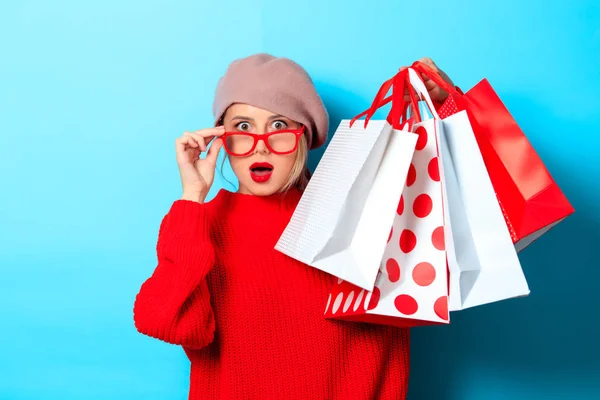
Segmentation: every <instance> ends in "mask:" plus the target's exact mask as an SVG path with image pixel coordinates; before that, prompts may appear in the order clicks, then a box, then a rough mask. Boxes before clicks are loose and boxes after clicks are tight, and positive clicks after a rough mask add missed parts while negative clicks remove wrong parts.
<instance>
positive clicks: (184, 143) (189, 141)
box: [175, 133, 198, 152]
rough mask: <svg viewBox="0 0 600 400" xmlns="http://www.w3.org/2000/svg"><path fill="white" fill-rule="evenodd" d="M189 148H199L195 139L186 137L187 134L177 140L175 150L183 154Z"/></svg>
mask: <svg viewBox="0 0 600 400" xmlns="http://www.w3.org/2000/svg"><path fill="white" fill-rule="evenodd" d="M188 147H198V143H196V141H195V140H194V139H193V138H190V136H188V135H186V134H185V133H184V134H183V136H181V137H178V138H177V139H175V148H176V149H177V151H180V152H183V151H185V150H186V149H187V148H188Z"/></svg>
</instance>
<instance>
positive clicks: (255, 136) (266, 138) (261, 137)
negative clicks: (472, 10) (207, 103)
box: [221, 125, 306, 157]
mask: <svg viewBox="0 0 600 400" xmlns="http://www.w3.org/2000/svg"><path fill="white" fill-rule="evenodd" d="M305 131H306V126H304V125H302V127H300V128H298V129H281V130H278V131H273V132H268V133H263V134H259V133H252V132H244V131H230V132H225V133H223V135H221V139H223V147H224V148H225V151H226V152H227V153H228V154H229V155H231V156H234V157H245V156H248V155H250V154H252V152H253V151H254V149H256V145H258V142H259V141H260V140H262V141H263V142H265V146H267V149H269V151H270V152H271V153H273V154H278V155H285V154H291V153H293V152H294V151H296V150H297V149H298V141H299V140H300V136H302V135H303V134H304V132H305ZM281 133H293V134H294V135H296V143H295V144H294V148H293V149H291V150H290V151H275V150H273V148H272V147H271V145H270V144H269V137H271V136H274V135H277V134H281ZM236 135H242V136H250V137H252V138H253V139H254V143H253V144H252V147H251V148H250V150H248V151H247V152H246V153H243V154H233V153H232V152H231V151H230V150H229V148H228V146H227V138H228V137H230V136H236Z"/></svg>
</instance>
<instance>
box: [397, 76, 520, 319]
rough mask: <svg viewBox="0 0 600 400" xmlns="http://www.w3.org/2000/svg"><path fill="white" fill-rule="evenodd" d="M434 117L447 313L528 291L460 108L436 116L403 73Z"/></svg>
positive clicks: (417, 81)
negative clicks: (447, 277) (437, 135)
mask: <svg viewBox="0 0 600 400" xmlns="http://www.w3.org/2000/svg"><path fill="white" fill-rule="evenodd" d="M409 77H410V80H411V85H412V86H413V87H414V88H415V89H416V90H417V92H418V93H419V94H420V95H421V97H422V98H423V99H424V100H425V102H426V103H427V104H428V105H429V109H430V111H431V113H432V114H433V116H434V118H436V119H438V120H440V125H441V128H440V130H439V132H440V140H439V143H440V160H441V162H442V167H441V176H440V178H441V180H442V182H443V185H442V187H443V198H444V226H445V232H446V233H447V238H446V239H447V240H446V242H445V244H446V251H447V259H448V267H449V270H450V297H449V309H450V311H456V310H461V309H465V308H469V307H474V306H478V305H482V304H487V303H492V302H496V301H501V300H506V299H510V298H514V297H521V296H526V295H528V294H529V287H528V285H527V281H526V279H525V275H524V273H523V269H522V267H521V264H520V262H519V258H518V255H517V251H516V249H515V247H514V245H513V241H512V238H511V236H510V232H509V231H508V229H507V226H506V222H505V219H504V215H503V212H502V209H501V207H500V204H499V203H498V200H497V198H496V194H495V192H494V187H493V186H492V182H491V179H490V176H489V174H488V171H487V169H486V166H485V163H484V161H483V157H482V154H481V151H480V150H479V147H478V145H477V141H476V139H475V134H474V132H473V128H472V127H471V124H470V122H469V117H468V116H467V114H466V112H464V111H462V112H458V113H456V114H454V115H453V116H451V117H449V118H445V119H440V118H439V114H438V112H437V110H436V109H435V108H434V106H433V103H432V101H431V98H430V97H429V94H428V92H427V89H426V88H425V85H424V84H423V82H422V80H421V78H420V77H419V76H418V74H417V72H416V71H415V70H413V69H411V70H410V71H409Z"/></svg>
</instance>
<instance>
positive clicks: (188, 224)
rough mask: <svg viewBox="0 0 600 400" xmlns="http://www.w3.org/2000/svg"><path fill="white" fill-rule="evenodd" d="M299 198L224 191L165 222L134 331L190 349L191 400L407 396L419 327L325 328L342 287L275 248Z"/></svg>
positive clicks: (181, 203) (187, 205) (179, 209)
mask: <svg viewBox="0 0 600 400" xmlns="http://www.w3.org/2000/svg"><path fill="white" fill-rule="evenodd" d="M300 197H301V193H300V192H299V191H297V190H295V189H292V190H290V191H289V192H287V193H278V194H275V195H271V196H267V197H259V196H254V195H248V194H241V193H232V192H229V191H226V190H223V189H222V190H221V191H219V192H218V194H217V196H216V197H215V198H214V199H213V200H212V201H210V202H207V203H197V202H194V201H190V200H183V199H180V200H176V201H175V202H173V203H172V205H171V207H170V210H169V211H168V213H167V214H166V215H165V216H164V217H163V219H162V222H161V224H160V228H159V233H158V241H157V245H156V254H157V259H158V265H156V268H155V269H154V272H153V273H152V275H151V276H150V277H149V278H147V279H146V280H145V281H144V283H143V284H142V285H141V288H140V290H139V293H138V294H137V296H136V299H135V303H134V305H133V309H134V310H133V311H134V323H135V326H136V328H137V329H138V331H139V332H141V333H143V334H145V335H148V336H151V337H154V338H157V339H160V340H162V341H165V342H168V343H172V344H175V345H180V346H182V347H183V349H184V351H185V353H186V354H187V357H188V358H189V360H190V362H191V371H190V388H189V399H192V400H205V399H261V400H262V399H270V400H272V399H275V400H276V399H286V400H294V399H302V400H306V399H328V400H337V399H340V400H341V399H344V400H351V399H357V400H359V399H360V400H364V399H378V400H388V399H390V400H391V399H394V400H398V399H405V396H406V392H407V385H408V370H409V330H408V329H402V328H397V327H392V326H386V325H375V324H369V323H360V322H350V321H342V320H334V319H326V318H325V317H324V316H323V313H324V311H325V307H326V305H327V303H328V298H329V295H330V289H331V288H332V286H333V285H336V284H338V279H337V278H336V277H334V276H333V275H329V274H327V273H325V272H323V271H321V270H319V269H316V268H313V267H310V266H308V265H306V264H303V263H301V262H299V261H296V260H294V259H292V258H290V257H288V256H286V255H284V254H283V253H280V252H278V251H276V250H275V249H274V246H275V243H276V242H277V240H278V239H279V237H280V235H281V233H282V232H283V230H284V229H285V227H286V225H287V224H288V222H289V220H290V218H291V216H292V214H293V211H294V208H295V207H296V205H297V203H298V201H299V199H300ZM330 301H331V302H333V299H330Z"/></svg>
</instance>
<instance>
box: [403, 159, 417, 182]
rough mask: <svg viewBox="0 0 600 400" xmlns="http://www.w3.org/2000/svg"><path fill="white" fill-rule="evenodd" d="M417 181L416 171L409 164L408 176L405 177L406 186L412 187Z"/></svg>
mask: <svg viewBox="0 0 600 400" xmlns="http://www.w3.org/2000/svg"><path fill="white" fill-rule="evenodd" d="M416 180H417V170H416V169H415V166H414V165H413V164H410V167H409V168H408V175H406V186H408V187H410V186H412V185H413V184H414V183H415V181H416Z"/></svg>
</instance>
